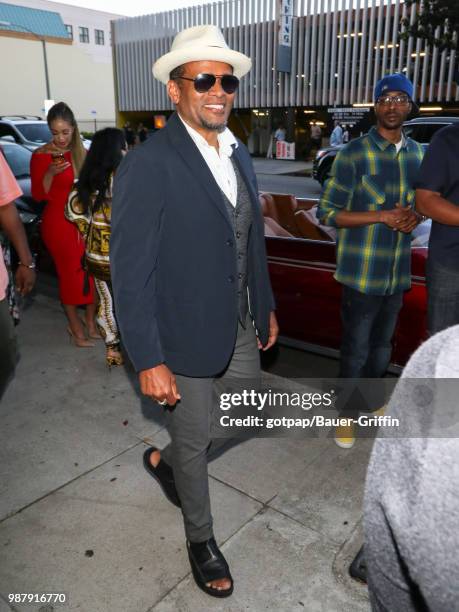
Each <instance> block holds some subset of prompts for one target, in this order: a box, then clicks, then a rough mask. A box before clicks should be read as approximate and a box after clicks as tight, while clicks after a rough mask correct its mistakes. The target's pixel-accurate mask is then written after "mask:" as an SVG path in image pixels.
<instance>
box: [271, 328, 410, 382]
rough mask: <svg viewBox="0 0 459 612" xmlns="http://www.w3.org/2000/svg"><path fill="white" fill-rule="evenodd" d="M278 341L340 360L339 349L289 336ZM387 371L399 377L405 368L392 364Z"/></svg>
mask: <svg viewBox="0 0 459 612" xmlns="http://www.w3.org/2000/svg"><path fill="white" fill-rule="evenodd" d="M277 340H278V342H279V344H284V345H285V346H290V347H291V348H296V349H300V350H302V351H308V352H309V353H315V354H316V355H323V356H324V357H331V358H333V359H339V350H338V349H333V348H329V347H328V346H321V345H320V344H312V343H310V342H304V341H303V340H295V339H294V338H288V337H287V336H279V337H278V339H277ZM387 370H388V372H390V373H391V374H396V375H397V376H399V375H400V374H401V373H402V370H403V368H402V367H401V366H399V365H396V364H395V363H391V364H390V365H389V367H388V368H387Z"/></svg>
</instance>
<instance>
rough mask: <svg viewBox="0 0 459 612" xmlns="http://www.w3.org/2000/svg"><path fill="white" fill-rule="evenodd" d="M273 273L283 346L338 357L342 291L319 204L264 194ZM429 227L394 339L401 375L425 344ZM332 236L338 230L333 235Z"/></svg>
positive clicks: (417, 241) (419, 243) (417, 242)
mask: <svg viewBox="0 0 459 612" xmlns="http://www.w3.org/2000/svg"><path fill="white" fill-rule="evenodd" d="M260 202H261V206H262V210H263V215H264V219H265V236H266V248H267V253H268V264H269V272H270V276H271V283H272V287H273V291H274V295H275V299H276V304H277V317H278V320H279V326H280V330H281V337H280V342H282V343H284V344H288V345H290V346H294V347H297V348H304V349H306V350H309V351H313V352H318V353H321V354H329V355H333V356H336V357H337V356H338V354H339V346H340V338H341V316H340V304H341V285H340V284H339V283H338V282H337V281H335V279H334V278H333V274H334V272H335V268H336V263H335V262H336V259H335V246H336V245H335V242H334V239H333V235H330V229H331V228H324V227H323V226H321V225H319V223H318V221H317V219H316V216H315V210H316V208H315V207H316V206H317V203H318V201H317V200H306V199H297V198H295V197H294V196H290V195H284V194H266V193H263V194H260ZM429 223H430V222H426V224H425V225H424V224H422V226H419V228H418V231H417V232H415V237H414V240H413V242H412V251H411V253H412V254H411V263H412V265H411V275H412V287H411V290H410V291H408V292H406V294H405V299H404V305H403V308H402V310H401V313H400V316H399V321H398V325H397V329H396V332H395V336H394V341H393V345H394V349H393V352H392V360H391V361H392V364H391V365H392V367H391V369H395V370H400V367H401V366H403V365H405V364H406V362H407V361H408V359H409V357H410V355H411V354H412V353H413V352H414V351H415V350H416V348H417V347H418V346H419V344H420V343H421V342H422V341H423V340H425V338H426V287H425V261H426V257H427V241H428V235H429V231H430V225H429ZM332 231H333V230H332Z"/></svg>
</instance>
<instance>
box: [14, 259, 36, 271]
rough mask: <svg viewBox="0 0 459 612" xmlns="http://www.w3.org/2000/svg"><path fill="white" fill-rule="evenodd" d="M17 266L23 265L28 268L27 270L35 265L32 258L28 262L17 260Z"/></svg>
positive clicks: (34, 267) (32, 268)
mask: <svg viewBox="0 0 459 612" xmlns="http://www.w3.org/2000/svg"><path fill="white" fill-rule="evenodd" d="M18 266H23V267H24V268H29V270H35V269H36V267H37V265H36V263H35V262H34V260H33V259H32V260H31V261H30V262H29V263H26V262H24V261H19V262H18Z"/></svg>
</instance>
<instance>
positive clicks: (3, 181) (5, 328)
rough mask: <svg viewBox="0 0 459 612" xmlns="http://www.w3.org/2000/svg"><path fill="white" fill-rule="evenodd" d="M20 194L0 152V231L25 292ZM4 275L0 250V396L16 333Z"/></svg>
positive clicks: (29, 280)
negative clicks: (12, 251) (9, 245)
mask: <svg viewBox="0 0 459 612" xmlns="http://www.w3.org/2000/svg"><path fill="white" fill-rule="evenodd" d="M21 195H22V191H21V188H20V187H19V185H18V183H17V181H16V179H15V178H14V175H13V173H12V172H11V169H10V167H9V166H8V164H7V162H6V159H5V158H4V156H3V153H2V152H1V151H0V230H1V231H3V232H5V234H6V235H7V237H8V238H9V240H10V241H11V243H12V245H13V246H14V248H15V250H16V253H17V254H18V257H19V264H18V268H17V271H16V275H15V283H16V290H17V291H18V293H19V294H20V295H26V294H27V293H29V292H30V291H31V290H32V288H33V286H34V284H35V263H34V261H33V257H32V254H31V252H30V249H29V245H28V243H27V237H26V233H25V231H24V226H23V225H22V221H21V218H20V216H19V213H18V211H17V209H16V205H15V204H14V200H15V199H16V198H18V197H19V196H21ZM7 284H8V275H7V271H6V267H5V262H4V261H3V256H2V252H1V249H0V398H1V397H2V395H3V392H4V390H5V388H6V385H7V383H8V380H9V379H10V378H11V376H12V375H13V373H14V369H15V367H16V361H17V344H16V334H15V331H14V325H13V320H12V318H11V316H10V312H9V308H8V300H7V299H6V288H7Z"/></svg>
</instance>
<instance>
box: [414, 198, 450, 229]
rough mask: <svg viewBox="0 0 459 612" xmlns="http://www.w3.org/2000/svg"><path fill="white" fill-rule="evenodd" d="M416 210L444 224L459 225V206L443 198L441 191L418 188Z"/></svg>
mask: <svg viewBox="0 0 459 612" xmlns="http://www.w3.org/2000/svg"><path fill="white" fill-rule="evenodd" d="M416 210H417V211H418V212H420V213H421V214H422V215H425V216H426V217H430V219H433V220H434V221H438V223H443V224H444V225H459V207H458V206H455V205H454V204H451V202H449V201H448V200H445V198H442V197H441V195H440V193H439V192H435V191H429V190H428V189H416Z"/></svg>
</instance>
